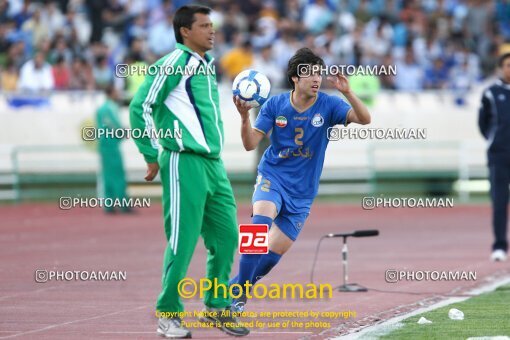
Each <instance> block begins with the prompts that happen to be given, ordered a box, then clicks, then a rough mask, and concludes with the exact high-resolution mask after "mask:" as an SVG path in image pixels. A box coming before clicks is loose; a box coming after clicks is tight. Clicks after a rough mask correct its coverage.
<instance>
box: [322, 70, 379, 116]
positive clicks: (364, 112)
mask: <svg viewBox="0 0 510 340" xmlns="http://www.w3.org/2000/svg"><path fill="white" fill-rule="evenodd" d="M328 80H329V81H330V82H331V83H332V84H333V86H335V88H336V89H337V90H338V91H340V92H342V94H343V95H344V96H345V98H346V99H347V101H349V104H351V106H352V112H351V111H349V113H348V115H347V122H348V123H358V124H362V125H366V124H370V120H371V118H370V112H368V108H367V107H366V106H365V104H363V102H362V101H361V100H360V99H359V98H358V96H356V94H355V93H354V92H352V90H351V87H350V86H349V81H348V80H347V78H346V77H345V76H344V75H342V74H339V75H337V76H336V77H328Z"/></svg>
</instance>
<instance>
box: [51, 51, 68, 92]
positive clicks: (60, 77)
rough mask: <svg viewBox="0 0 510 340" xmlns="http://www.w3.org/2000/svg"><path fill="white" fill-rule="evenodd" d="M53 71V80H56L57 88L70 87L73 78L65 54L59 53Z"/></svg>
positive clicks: (65, 88) (64, 88)
mask: <svg viewBox="0 0 510 340" xmlns="http://www.w3.org/2000/svg"><path fill="white" fill-rule="evenodd" d="M51 71H52V73H53V80H54V82H55V90H67V89H69V83H70V79H71V71H70V70H69V67H68V66H67V63H66V60H65V59H64V57H63V56H61V55H59V56H58V57H57V59H56V60H55V64H54V65H53V67H52V69H51Z"/></svg>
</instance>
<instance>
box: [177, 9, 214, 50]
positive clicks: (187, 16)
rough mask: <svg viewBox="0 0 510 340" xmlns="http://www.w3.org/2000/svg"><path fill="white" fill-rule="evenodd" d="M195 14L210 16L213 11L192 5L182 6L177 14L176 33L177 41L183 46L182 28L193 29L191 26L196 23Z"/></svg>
mask: <svg viewBox="0 0 510 340" xmlns="http://www.w3.org/2000/svg"><path fill="white" fill-rule="evenodd" d="M195 13H200V14H206V15H209V14H211V9H210V8H209V7H205V6H198V5H190V6H182V7H180V8H179V9H178V10H177V12H175V16H174V33H175V40H176V41H177V42H178V43H180V44H182V43H183V42H184V40H183V39H182V35H181V27H186V28H189V29H191V25H193V23H194V22H195Z"/></svg>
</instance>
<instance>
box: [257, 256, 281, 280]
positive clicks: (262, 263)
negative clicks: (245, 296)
mask: <svg viewBox="0 0 510 340" xmlns="http://www.w3.org/2000/svg"><path fill="white" fill-rule="evenodd" d="M281 258H282V256H281V255H280V254H277V253H275V252H272V251H271V250H270V251H269V253H267V254H264V255H261V257H260V260H259V262H258V264H257V267H256V268H255V270H254V271H253V276H252V278H251V283H253V284H255V283H256V282H257V281H259V280H260V279H262V278H263V277H264V276H266V275H267V274H268V273H269V272H270V271H271V269H273V267H274V266H276V264H277V263H278V261H280V259H281Z"/></svg>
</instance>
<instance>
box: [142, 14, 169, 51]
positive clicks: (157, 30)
mask: <svg viewBox="0 0 510 340" xmlns="http://www.w3.org/2000/svg"><path fill="white" fill-rule="evenodd" d="M148 39H149V40H148V45H149V49H150V50H151V51H152V52H153V53H154V54H156V55H157V56H160V57H162V56H164V55H166V54H167V53H169V52H170V51H172V50H173V49H174V47H175V43H176V41H175V33H174V26H173V16H172V15H167V17H166V19H165V20H162V21H161V22H159V23H157V24H156V25H154V26H152V28H151V29H150V31H149V37H148Z"/></svg>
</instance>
